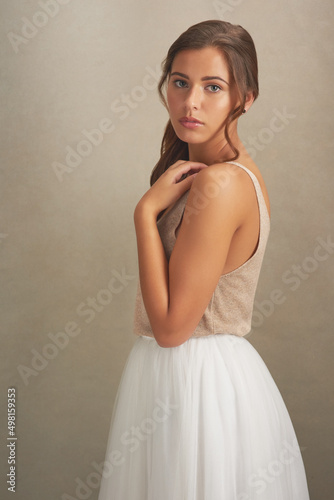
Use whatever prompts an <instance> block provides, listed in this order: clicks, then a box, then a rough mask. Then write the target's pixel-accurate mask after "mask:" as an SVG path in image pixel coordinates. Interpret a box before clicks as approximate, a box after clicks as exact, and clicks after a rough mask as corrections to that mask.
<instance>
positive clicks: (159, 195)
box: [135, 160, 208, 217]
mask: <svg viewBox="0 0 334 500" xmlns="http://www.w3.org/2000/svg"><path fill="white" fill-rule="evenodd" d="M207 166H208V165H205V163H200V162H196V161H186V160H178V161H177V162H176V163H174V164H173V165H171V166H170V167H168V169H167V170H166V171H165V172H164V173H163V174H162V175H161V176H160V177H159V179H158V180H157V181H156V182H155V183H154V184H153V186H151V188H150V189H149V190H148V191H147V192H146V193H145V194H144V196H143V197H142V198H141V199H140V200H139V202H138V204H137V206H136V209H135V214H136V212H137V211H139V210H141V209H142V208H143V207H145V208H148V210H149V211H152V212H153V213H154V215H155V216H156V217H157V216H158V214H159V213H160V212H161V211H162V210H164V209H165V208H167V207H169V205H171V204H173V203H175V202H176V200H178V199H179V198H180V197H181V196H182V195H183V193H185V192H186V191H187V190H188V189H190V187H191V184H192V182H193V180H194V178H195V177H196V175H197V173H198V172H199V171H200V170H202V169H203V168H206V167H207ZM184 174H188V176H187V177H186V178H185V179H183V180H181V177H182V176H183V175H184Z"/></svg>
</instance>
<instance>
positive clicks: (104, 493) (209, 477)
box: [99, 334, 309, 500]
mask: <svg viewBox="0 0 334 500" xmlns="http://www.w3.org/2000/svg"><path fill="white" fill-rule="evenodd" d="M255 499H256V500H309V493H308V487H307V481H306V475H305V469H304V464H303V460H302V456H301V452H300V448H299V444H298V442H297V438H296V435H295V431H294V428H293V425H292V423H291V419H290V416H289V414H288V411H287V409H286V406H285V404H284V401H283V399H282V396H281V394H280V392H279V390H278V388H277V386H276V384H275V382H274V380H273V378H272V376H271V374H270V372H269V370H268V368H267V366H266V365H265V363H264V361H263V360H262V358H261V356H260V355H259V353H258V352H257V351H256V349H255V348H254V347H253V346H252V345H251V344H250V343H249V341H248V340H246V338H244V337H236V336H235V335H226V334H221V335H210V336H208V337H199V338H190V339H189V340H188V341H187V342H185V343H184V344H182V345H180V346H178V347H173V348H162V347H160V346H159V345H158V344H157V342H156V341H155V339H152V338H150V337H145V336H141V337H138V338H137V339H136V341H135V343H134V346H133V347H132V350H131V351H130V354H129V356H128V359H127V362H126V365H125V368H124V371H123V374H122V378H121V382H120V385H119V388H118V392H117V396H116V400H115V404H114V409H113V414H112V421H111V429H110V434H109V439H108V445H107V452H106V457H105V462H104V472H103V475H102V480H101V487H100V494H99V500H255Z"/></svg>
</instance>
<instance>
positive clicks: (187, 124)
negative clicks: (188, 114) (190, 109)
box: [179, 118, 203, 128]
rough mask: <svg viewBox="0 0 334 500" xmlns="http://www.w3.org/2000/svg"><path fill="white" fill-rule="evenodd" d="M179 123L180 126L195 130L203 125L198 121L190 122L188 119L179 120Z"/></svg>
mask: <svg viewBox="0 0 334 500" xmlns="http://www.w3.org/2000/svg"><path fill="white" fill-rule="evenodd" d="M179 122H180V123H181V125H183V126H184V127H186V128H197V127H201V126H202V125H203V123H202V122H200V121H192V120H191V119H189V118H181V119H180V120H179Z"/></svg>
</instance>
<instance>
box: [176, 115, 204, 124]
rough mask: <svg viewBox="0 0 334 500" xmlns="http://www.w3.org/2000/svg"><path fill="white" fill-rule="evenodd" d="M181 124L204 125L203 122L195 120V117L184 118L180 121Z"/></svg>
mask: <svg viewBox="0 0 334 500" xmlns="http://www.w3.org/2000/svg"><path fill="white" fill-rule="evenodd" d="M179 121H180V122H192V123H199V124H200V125H203V122H201V121H200V120H197V118H194V117H193V116H183V117H182V118H180V120H179Z"/></svg>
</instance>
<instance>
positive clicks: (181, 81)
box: [174, 80, 187, 88]
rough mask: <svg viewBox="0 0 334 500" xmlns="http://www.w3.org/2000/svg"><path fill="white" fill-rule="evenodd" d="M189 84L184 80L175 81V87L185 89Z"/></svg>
mask: <svg viewBox="0 0 334 500" xmlns="http://www.w3.org/2000/svg"><path fill="white" fill-rule="evenodd" d="M186 84H187V83H186V82H185V81H184V80H174V85H175V86H176V87H179V88H183V87H184V86H185V85H186Z"/></svg>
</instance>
